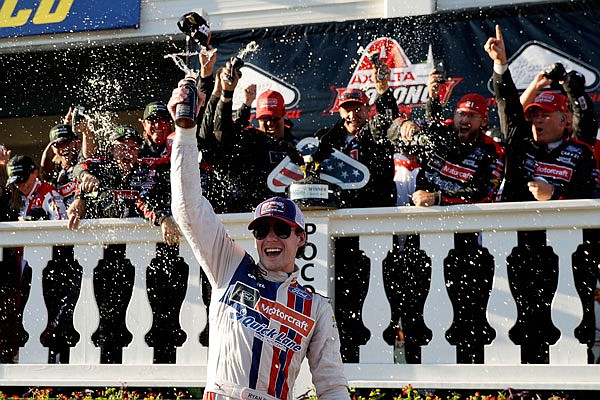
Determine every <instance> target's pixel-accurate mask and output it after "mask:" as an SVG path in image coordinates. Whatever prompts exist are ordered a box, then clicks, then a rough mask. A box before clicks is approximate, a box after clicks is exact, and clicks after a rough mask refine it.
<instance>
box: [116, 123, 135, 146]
mask: <svg viewBox="0 0 600 400" xmlns="http://www.w3.org/2000/svg"><path fill="white" fill-rule="evenodd" d="M127 139H135V140H136V141H137V142H138V143H139V144H142V137H141V136H140V134H139V133H138V132H137V131H136V130H135V128H133V127H132V126H131V125H119V126H117V127H116V128H115V130H114V131H113V133H112V134H111V135H110V142H111V143H112V142H114V141H115V140H127Z"/></svg>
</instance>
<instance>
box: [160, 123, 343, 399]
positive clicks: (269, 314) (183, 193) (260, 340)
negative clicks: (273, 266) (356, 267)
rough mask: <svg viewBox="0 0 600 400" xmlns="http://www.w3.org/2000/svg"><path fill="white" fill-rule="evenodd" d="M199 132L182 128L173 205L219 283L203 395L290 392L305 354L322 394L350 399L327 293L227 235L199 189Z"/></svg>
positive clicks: (284, 395)
mask: <svg viewBox="0 0 600 400" xmlns="http://www.w3.org/2000/svg"><path fill="white" fill-rule="evenodd" d="M195 132H196V128H190V129H181V128H179V127H178V128H177V133H176V135H175V139H174V142H173V149H172V154H171V184H172V186H171V188H172V189H171V190H172V203H171V208H172V211H173V217H174V218H175V220H176V221H177V224H178V225H179V227H180V228H181V231H182V233H183V235H184V236H185V238H186V239H187V241H188V243H189V244H190V246H191V248H192V250H193V252H194V255H195V256H196V258H197V260H198V262H199V263H200V265H201V266H202V268H203V270H204V272H205V273H206V275H207V277H208V279H209V281H210V284H211V285H212V290H213V291H212V302H211V304H210V310H209V321H210V327H211V328H210V338H209V342H210V346H209V355H208V376H207V387H206V390H205V395H204V396H205V400H206V399H225V398H235V399H242V400H273V399H286V400H291V399H292V398H293V396H292V388H293V385H294V381H295V379H296V377H297V375H298V372H299V370H300V365H301V363H302V360H303V359H304V357H307V358H308V362H309V366H310V369H311V373H312V376H313V384H314V386H315V389H316V392H317V395H318V397H319V400H333V399H336V400H339V399H345V400H347V399H349V395H348V389H347V381H346V379H345V377H344V373H343V364H342V360H341V357H340V352H339V348H340V341H339V335H338V331H337V327H336V323H335V319H334V316H333V309H332V307H331V305H330V304H329V301H328V299H327V298H325V297H322V296H320V295H318V294H313V293H312V292H309V291H307V290H306V289H305V288H304V287H302V286H301V285H300V284H299V283H298V282H297V277H298V271H297V269H296V272H294V273H292V274H288V273H285V272H270V271H266V270H265V269H264V268H262V267H261V266H260V265H259V264H258V263H256V262H255V261H254V260H253V259H252V257H251V256H250V255H249V254H248V253H246V251H245V250H244V249H242V248H241V247H240V246H239V245H237V244H236V243H234V242H233V241H232V240H231V239H230V238H229V236H228V235H227V233H226V231H225V227H224V226H223V224H222V223H221V221H220V219H219V218H218V217H217V215H216V214H215V213H214V211H213V208H212V206H211V205H210V203H209V202H208V200H206V199H205V198H204V197H203V196H202V195H201V187H200V170H199V168H198V150H197V146H196V137H195ZM259 200H263V199H259ZM257 203H258V201H257Z"/></svg>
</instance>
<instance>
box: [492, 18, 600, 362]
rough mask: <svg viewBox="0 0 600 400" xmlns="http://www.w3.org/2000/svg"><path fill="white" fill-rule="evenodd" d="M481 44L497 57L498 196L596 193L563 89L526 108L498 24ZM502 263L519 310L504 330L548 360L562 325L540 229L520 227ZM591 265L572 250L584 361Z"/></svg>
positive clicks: (590, 336) (531, 356) (532, 356)
mask: <svg viewBox="0 0 600 400" xmlns="http://www.w3.org/2000/svg"><path fill="white" fill-rule="evenodd" d="M484 49H485V50H486V52H487V53H488V55H489V56H490V58H491V59H492V60H493V61H494V75H493V83H494V91H495V94H496V99H497V101H498V112H499V117H500V119H501V120H502V121H505V123H504V125H505V127H506V128H505V129H506V132H504V133H505V135H506V148H507V159H508V162H507V169H506V180H505V182H504V187H503V189H502V200H503V201H547V200H563V199H582V198H592V197H595V196H596V190H597V186H596V177H597V162H596V160H595V158H594V155H593V152H592V149H591V148H590V147H589V145H587V144H585V143H583V142H581V141H579V140H577V139H573V138H571V137H570V132H569V129H568V128H569V118H568V115H567V98H566V96H564V95H562V94H559V93H554V92H543V93H541V94H539V95H538V96H537V97H536V98H535V100H534V102H533V103H531V104H529V105H528V106H527V107H526V108H525V109H523V107H522V105H521V103H520V101H519V94H518V92H517V88H516V86H515V84H514V82H513V80H512V76H511V73H510V70H509V69H508V58H507V55H506V49H505V46H504V40H503V38H502V31H501V29H500V26H499V25H496V36H495V37H491V38H489V39H488V40H487V42H486V44H485V46H484ZM507 265H508V273H509V280H510V284H511V291H512V292H513V293H515V300H516V303H517V308H518V313H519V315H518V317H517V323H516V324H515V326H514V327H513V328H512V329H511V330H510V332H509V336H510V338H511V340H512V341H513V342H514V343H516V344H518V345H521V346H522V347H521V362H523V363H548V362H549V345H551V344H554V343H556V341H557V340H558V338H559V337H560V331H559V330H558V329H557V328H556V327H555V326H554V325H553V323H552V318H551V309H550V304H551V302H552V299H553V297H554V295H555V291H556V287H557V283H558V259H557V257H556V255H555V254H554V252H553V250H552V248H551V247H549V246H547V245H546V234H545V231H520V232H518V247H516V248H515V250H514V251H513V253H511V255H510V256H509V257H508V259H507ZM595 268H596V266H593V265H586V263H581V262H578V261H577V260H576V257H575V256H574V257H573V274H574V277H575V285H576V288H577V291H578V293H579V296H580V298H581V300H582V303H583V308H584V311H583V321H582V322H581V324H580V325H579V326H578V327H577V328H576V329H575V336H576V337H577V339H579V341H580V342H581V343H585V344H587V345H588V360H589V361H592V360H593V357H592V355H591V347H592V346H593V343H594V328H595V321H594V320H595V318H594V310H593V294H592V293H593V288H594V286H595V276H594V269H595ZM534 288H535V290H533V289H534Z"/></svg>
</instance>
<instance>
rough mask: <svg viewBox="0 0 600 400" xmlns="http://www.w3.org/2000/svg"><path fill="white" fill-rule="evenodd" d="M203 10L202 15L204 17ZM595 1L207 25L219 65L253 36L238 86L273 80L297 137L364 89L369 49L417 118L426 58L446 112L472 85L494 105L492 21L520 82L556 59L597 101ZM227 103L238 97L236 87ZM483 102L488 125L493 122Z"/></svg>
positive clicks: (325, 122)
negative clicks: (488, 47)
mask: <svg viewBox="0 0 600 400" xmlns="http://www.w3.org/2000/svg"><path fill="white" fill-rule="evenodd" d="M209 19H210V17H209ZM598 20H600V2H598V1H581V2H575V3H573V2H568V3H552V4H550V5H543V6H541V5H532V6H526V7H502V8H486V9H482V10H475V11H467V12H463V13H447V14H436V15H428V16H417V17H405V18H394V19H377V20H364V21H350V22H343V23H324V24H313V25H296V26H286V27H278V28H268V29H254V30H252V31H234V32H215V33H214V35H213V39H212V43H213V44H214V45H215V46H216V47H218V48H219V52H218V54H219V57H220V58H221V60H220V61H219V63H220V64H222V63H224V62H225V61H226V60H227V59H228V58H229V57H231V56H235V55H237V54H238V52H239V51H240V50H242V49H243V48H244V46H246V45H247V44H248V43H250V42H252V41H255V42H256V43H257V45H258V50H257V51H256V52H253V53H250V54H248V55H247V58H246V59H245V61H246V65H245V67H244V68H242V73H243V75H242V78H241V80H240V83H239V85H238V86H239V87H240V89H242V88H243V87H244V86H246V85H248V84H250V83H256V84H257V85H258V88H257V92H258V93H260V92H262V91H264V90H268V89H274V90H278V91H280V92H281V93H282V94H283V96H284V99H285V101H286V108H287V110H288V111H287V116H288V118H290V119H291V120H292V122H293V123H294V129H293V132H294V133H295V134H296V135H298V136H307V135H312V134H313V133H314V132H315V131H317V130H319V129H321V128H323V127H324V126H332V125H333V124H334V123H335V118H337V113H336V112H337V109H336V107H335V105H336V100H337V96H338V95H339V93H340V92H341V91H342V90H344V89H345V88H347V87H351V88H360V89H363V90H365V92H366V93H367V94H368V95H370V96H373V94H374V92H375V89H374V84H373V80H372V68H373V64H372V62H371V60H370V58H369V56H370V55H371V54H373V53H377V54H378V57H379V59H380V60H381V61H382V62H385V63H387V65H388V66H389V67H390V69H391V79H390V86H391V87H392V88H393V90H394V95H395V97H396V100H397V103H398V107H399V109H400V111H401V114H403V115H405V116H411V117H412V118H419V117H420V116H422V114H423V107H422V106H423V104H424V102H425V101H426V99H427V88H426V82H427V74H428V73H429V72H430V71H431V70H432V69H433V68H434V67H435V68H436V69H438V70H443V71H444V73H445V74H446V77H447V79H446V83H445V84H444V86H443V88H442V91H441V96H442V101H443V103H444V104H446V105H447V107H448V114H447V115H448V117H451V116H452V110H453V109H454V106H455V105H456V102H457V101H458V99H459V98H460V97H461V96H462V95H464V94H466V93H471V92H475V93H480V94H482V95H483V96H485V97H486V98H488V99H490V105H493V104H494V101H493V92H492V90H491V84H490V78H491V75H492V62H491V60H490V59H489V57H488V55H487V54H486V53H485V51H484V50H483V44H484V43H485V41H486V40H487V38H488V37H490V36H493V35H494V34H495V25H496V24H500V25H501V27H502V29H503V34H504V40H505V43H506V46H507V52H508V53H509V55H510V56H511V59H510V60H509V63H510V68H511V72H512V73H513V77H514V79H515V82H516V84H517V87H518V89H519V90H524V89H525V88H526V87H527V85H528V84H529V82H530V81H531V80H532V79H533V78H534V76H535V75H536V74H537V72H539V71H541V70H544V69H545V68H547V67H548V66H549V65H551V64H553V63H555V62H562V63H563V64H564V65H565V67H566V69H567V70H570V69H575V70H577V71H579V72H581V73H582V74H583V75H584V76H585V78H586V88H587V90H588V93H590V94H591V96H592V99H593V100H594V101H596V102H598V101H600V95H599V94H598V92H597V90H598V86H599V85H600V72H599V70H598V68H599V67H600V37H599V36H598V35H597V21H598ZM237 92H238V93H237V94H238V96H236V97H234V108H235V107H236V106H237V105H239V104H240V103H241V92H242V90H238V91H237ZM494 111H495V110H492V121H491V126H494V124H496V125H497V119H496V115H495V112H494Z"/></svg>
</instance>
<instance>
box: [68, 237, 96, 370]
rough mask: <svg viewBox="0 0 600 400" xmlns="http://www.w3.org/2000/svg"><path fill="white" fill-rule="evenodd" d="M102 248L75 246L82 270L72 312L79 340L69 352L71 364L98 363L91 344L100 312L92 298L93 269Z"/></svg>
mask: <svg viewBox="0 0 600 400" xmlns="http://www.w3.org/2000/svg"><path fill="white" fill-rule="evenodd" d="M103 252H104V248H103V247H102V246H100V245H95V246H89V245H82V246H75V250H74V253H75V259H76V260H77V261H78V262H79V264H80V265H81V267H82V268H83V275H82V278H81V291H80V293H79V299H78V300H77V304H76V305H75V310H74V311H73V326H74V327H75V330H77V332H79V334H80V335H81V338H80V339H79V342H77V344H76V345H75V347H73V349H72V350H71V360H70V361H71V363H72V364H98V363H100V349H99V348H98V347H96V346H94V343H92V334H93V333H94V331H96V329H98V324H99V323H100V312H99V311H98V304H96V298H95V297H94V268H95V267H96V265H98V260H100V259H101V258H102V257H103Z"/></svg>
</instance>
